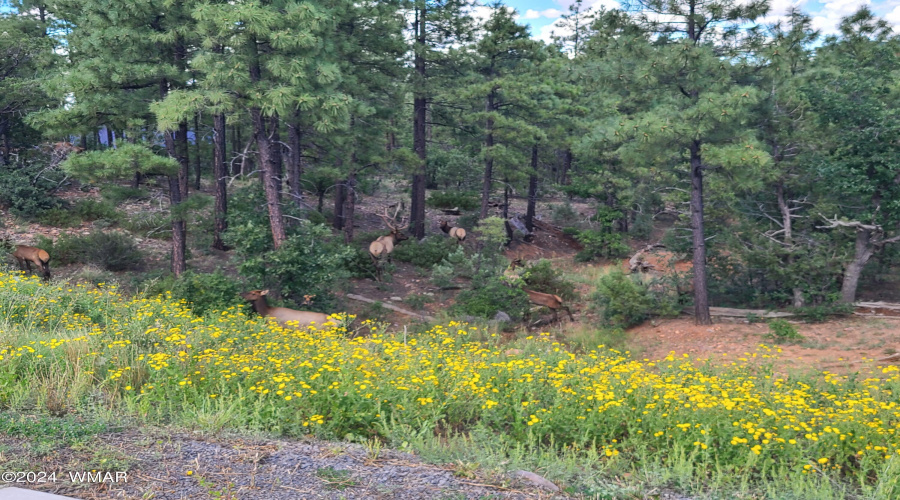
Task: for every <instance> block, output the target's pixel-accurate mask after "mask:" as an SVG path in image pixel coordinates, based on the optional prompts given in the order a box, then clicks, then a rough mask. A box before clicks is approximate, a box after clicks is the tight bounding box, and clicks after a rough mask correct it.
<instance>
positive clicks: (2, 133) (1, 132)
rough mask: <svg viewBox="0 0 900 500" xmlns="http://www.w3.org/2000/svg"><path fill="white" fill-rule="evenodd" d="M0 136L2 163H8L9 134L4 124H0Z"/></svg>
mask: <svg viewBox="0 0 900 500" xmlns="http://www.w3.org/2000/svg"><path fill="white" fill-rule="evenodd" d="M0 138H2V139H3V150H2V152H3V164H4V165H9V134H7V133H6V124H4V125H2V126H0Z"/></svg>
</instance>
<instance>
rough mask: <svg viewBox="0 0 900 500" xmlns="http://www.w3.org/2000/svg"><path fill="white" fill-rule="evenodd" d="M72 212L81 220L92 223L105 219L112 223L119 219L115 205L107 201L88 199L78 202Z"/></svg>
mask: <svg viewBox="0 0 900 500" xmlns="http://www.w3.org/2000/svg"><path fill="white" fill-rule="evenodd" d="M72 211H73V212H74V213H75V214H76V215H78V216H79V217H81V219H82V220H86V221H94V220H98V219H106V220H111V221H114V220H116V219H118V218H119V211H118V210H116V207H115V205H113V204H112V203H110V202H108V201H98V200H93V199H90V198H87V199H83V200H79V201H78V202H76V203H75V206H74V207H72Z"/></svg>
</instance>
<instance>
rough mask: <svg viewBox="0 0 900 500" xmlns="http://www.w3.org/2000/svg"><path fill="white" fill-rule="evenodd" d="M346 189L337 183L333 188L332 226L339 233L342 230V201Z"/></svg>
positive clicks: (342, 184)
mask: <svg viewBox="0 0 900 500" xmlns="http://www.w3.org/2000/svg"><path fill="white" fill-rule="evenodd" d="M345 193H346V189H345V186H344V183H343V182H338V184H337V185H336V186H335V187H334V221H333V222H332V226H333V227H334V228H335V229H337V230H338V231H340V230H341V229H344V200H345V199H346V194H345Z"/></svg>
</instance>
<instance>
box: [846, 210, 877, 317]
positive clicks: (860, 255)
mask: <svg viewBox="0 0 900 500" xmlns="http://www.w3.org/2000/svg"><path fill="white" fill-rule="evenodd" d="M874 253H875V248H874V245H872V231H871V230H869V229H863V228H857V229H856V245H855V250H854V252H853V260H852V261H850V263H849V264H847V268H846V269H845V270H844V282H843V283H841V300H840V302H842V303H844V304H852V303H854V302H856V289H857V287H858V286H859V277H860V276H861V275H862V271H863V267H865V265H866V262H868V261H869V259H870V258H871V257H872V254H874Z"/></svg>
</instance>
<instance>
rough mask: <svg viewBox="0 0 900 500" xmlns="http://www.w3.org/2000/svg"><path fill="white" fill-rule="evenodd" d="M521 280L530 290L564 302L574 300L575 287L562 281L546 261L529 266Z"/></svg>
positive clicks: (560, 275)
mask: <svg viewBox="0 0 900 500" xmlns="http://www.w3.org/2000/svg"><path fill="white" fill-rule="evenodd" d="M522 279H523V280H524V281H525V284H526V285H528V288H530V289H532V290H535V291H538V292H543V293H552V294H554V295H559V296H560V298H562V299H563V300H565V301H569V300H573V299H575V285H574V284H572V283H571V282H569V281H566V280H564V279H563V277H562V273H561V272H560V271H558V270H556V269H554V268H553V263H552V262H550V261H549V260H547V259H541V260H540V261H538V263H537V264H533V265H531V266H529V267H528V269H526V270H525V273H524V274H523V275H522Z"/></svg>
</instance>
